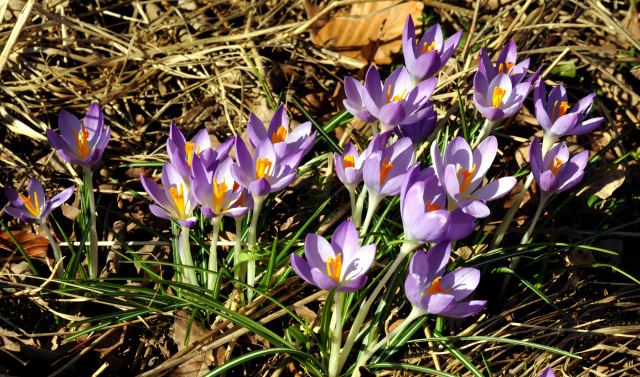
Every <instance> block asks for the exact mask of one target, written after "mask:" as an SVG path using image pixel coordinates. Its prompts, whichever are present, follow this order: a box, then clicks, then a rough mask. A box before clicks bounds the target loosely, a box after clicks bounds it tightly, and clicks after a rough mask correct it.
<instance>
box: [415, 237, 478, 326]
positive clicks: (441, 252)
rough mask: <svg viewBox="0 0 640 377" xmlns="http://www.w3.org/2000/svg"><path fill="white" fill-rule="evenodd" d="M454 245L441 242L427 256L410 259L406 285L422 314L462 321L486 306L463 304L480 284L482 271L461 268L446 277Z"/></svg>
mask: <svg viewBox="0 0 640 377" xmlns="http://www.w3.org/2000/svg"><path fill="white" fill-rule="evenodd" d="M450 254H451V243H449V242H440V243H438V244H436V245H435V246H433V247H432V248H431V249H430V250H429V252H428V253H425V252H424V251H422V250H418V251H417V252H416V253H415V254H414V255H413V258H411V263H410V264H409V274H408V276H407V280H406V281H405V283H404V290H405V294H406V295H407V299H408V300H409V301H410V302H411V303H412V304H413V305H414V310H415V308H417V310H419V311H420V312H422V313H423V314H428V313H431V314H436V315H444V316H447V317H453V318H463V317H468V316H471V315H474V314H476V313H478V312H480V311H481V310H482V309H483V308H484V307H485V305H486V304H487V302H486V301H485V300H472V301H466V302H461V301H462V300H464V299H465V298H467V296H469V295H470V294H471V293H472V292H473V291H474V290H475V289H476V287H477V286H478V283H479V282H480V270H478V269H475V268H460V269H457V270H455V271H451V272H449V273H448V274H445V268H446V266H447V262H448V261H449V255H450Z"/></svg>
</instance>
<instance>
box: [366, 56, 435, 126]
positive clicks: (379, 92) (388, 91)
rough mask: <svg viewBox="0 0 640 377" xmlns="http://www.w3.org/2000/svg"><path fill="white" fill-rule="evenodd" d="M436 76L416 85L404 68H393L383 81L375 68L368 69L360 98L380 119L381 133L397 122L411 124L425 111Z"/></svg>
mask: <svg viewBox="0 0 640 377" xmlns="http://www.w3.org/2000/svg"><path fill="white" fill-rule="evenodd" d="M437 82H438V79H437V78H435V77H432V78H430V79H427V80H425V81H423V82H421V83H420V84H418V85H417V86H416V87H415V88H414V87H413V86H412V85H411V76H410V75H409V72H408V71H407V69H406V68H405V67H400V68H398V69H396V70H395V71H393V72H392V73H391V75H389V78H388V79H387V81H385V83H384V84H382V80H381V79H380V74H379V73H378V70H377V69H376V67H373V66H372V67H371V68H369V70H368V71H367V75H366V77H365V80H364V90H363V91H362V98H363V100H364V104H365V107H366V108H367V110H369V112H370V113H371V115H373V116H374V117H376V118H377V119H378V120H379V121H380V125H381V132H386V131H389V130H392V129H393V128H394V127H395V126H397V125H399V124H412V123H416V122H418V121H419V120H421V119H423V118H424V117H425V116H426V115H427V114H428V111H429V110H428V109H427V108H426V105H427V102H428V100H429V97H430V96H431V94H432V93H433V91H434V89H435V88H436V84H437Z"/></svg>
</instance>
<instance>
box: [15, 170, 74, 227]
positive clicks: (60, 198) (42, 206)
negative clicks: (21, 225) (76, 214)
mask: <svg viewBox="0 0 640 377" xmlns="http://www.w3.org/2000/svg"><path fill="white" fill-rule="evenodd" d="M75 188H76V187H75V186H71V187H69V188H67V189H64V190H62V191H61V192H60V193H59V194H58V195H56V196H54V197H53V198H51V200H47V199H46V197H45V196H44V188H43V187H42V183H40V181H39V180H38V179H37V178H35V177H33V178H31V179H30V180H29V185H28V186H27V196H24V195H23V194H21V193H19V192H18V191H16V190H15V189H13V188H11V187H5V188H4V192H5V194H6V195H7V198H8V199H9V201H10V202H11V205H12V206H6V207H4V210H5V211H6V212H7V213H8V214H10V215H11V216H13V217H15V218H18V219H20V220H22V221H24V222H27V223H40V222H42V221H43V220H44V219H46V218H47V216H48V215H49V213H50V212H51V211H53V210H54V209H56V208H58V207H60V206H61V205H62V203H64V202H66V201H67V200H69V198H70V197H71V195H72V194H73V191H74V190H75Z"/></svg>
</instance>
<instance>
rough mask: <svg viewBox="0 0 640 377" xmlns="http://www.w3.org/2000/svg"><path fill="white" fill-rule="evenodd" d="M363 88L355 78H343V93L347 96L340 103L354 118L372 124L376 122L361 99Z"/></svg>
mask: <svg viewBox="0 0 640 377" xmlns="http://www.w3.org/2000/svg"><path fill="white" fill-rule="evenodd" d="M363 90H364V86H362V84H361V83H360V81H358V80H357V79H356V78H354V77H351V76H347V77H345V78H344V93H345V95H346V96H347V98H345V99H344V100H342V103H343V104H344V108H345V109H347V111H348V112H349V113H351V115H353V116H354V117H357V118H360V119H362V120H363V121H364V122H366V123H372V122H375V121H376V117H374V116H373V115H371V113H370V112H369V110H367V107H366V106H365V105H364V100H363V99H362V91H363Z"/></svg>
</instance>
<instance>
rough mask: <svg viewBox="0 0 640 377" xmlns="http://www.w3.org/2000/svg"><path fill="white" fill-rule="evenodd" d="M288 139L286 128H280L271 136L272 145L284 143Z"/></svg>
mask: <svg viewBox="0 0 640 377" xmlns="http://www.w3.org/2000/svg"><path fill="white" fill-rule="evenodd" d="M286 137H287V129H286V128H284V126H280V127H278V130H277V131H276V132H274V133H273V135H271V143H273V144H275V143H282V142H283V141H284V139H285V138H286Z"/></svg>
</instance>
